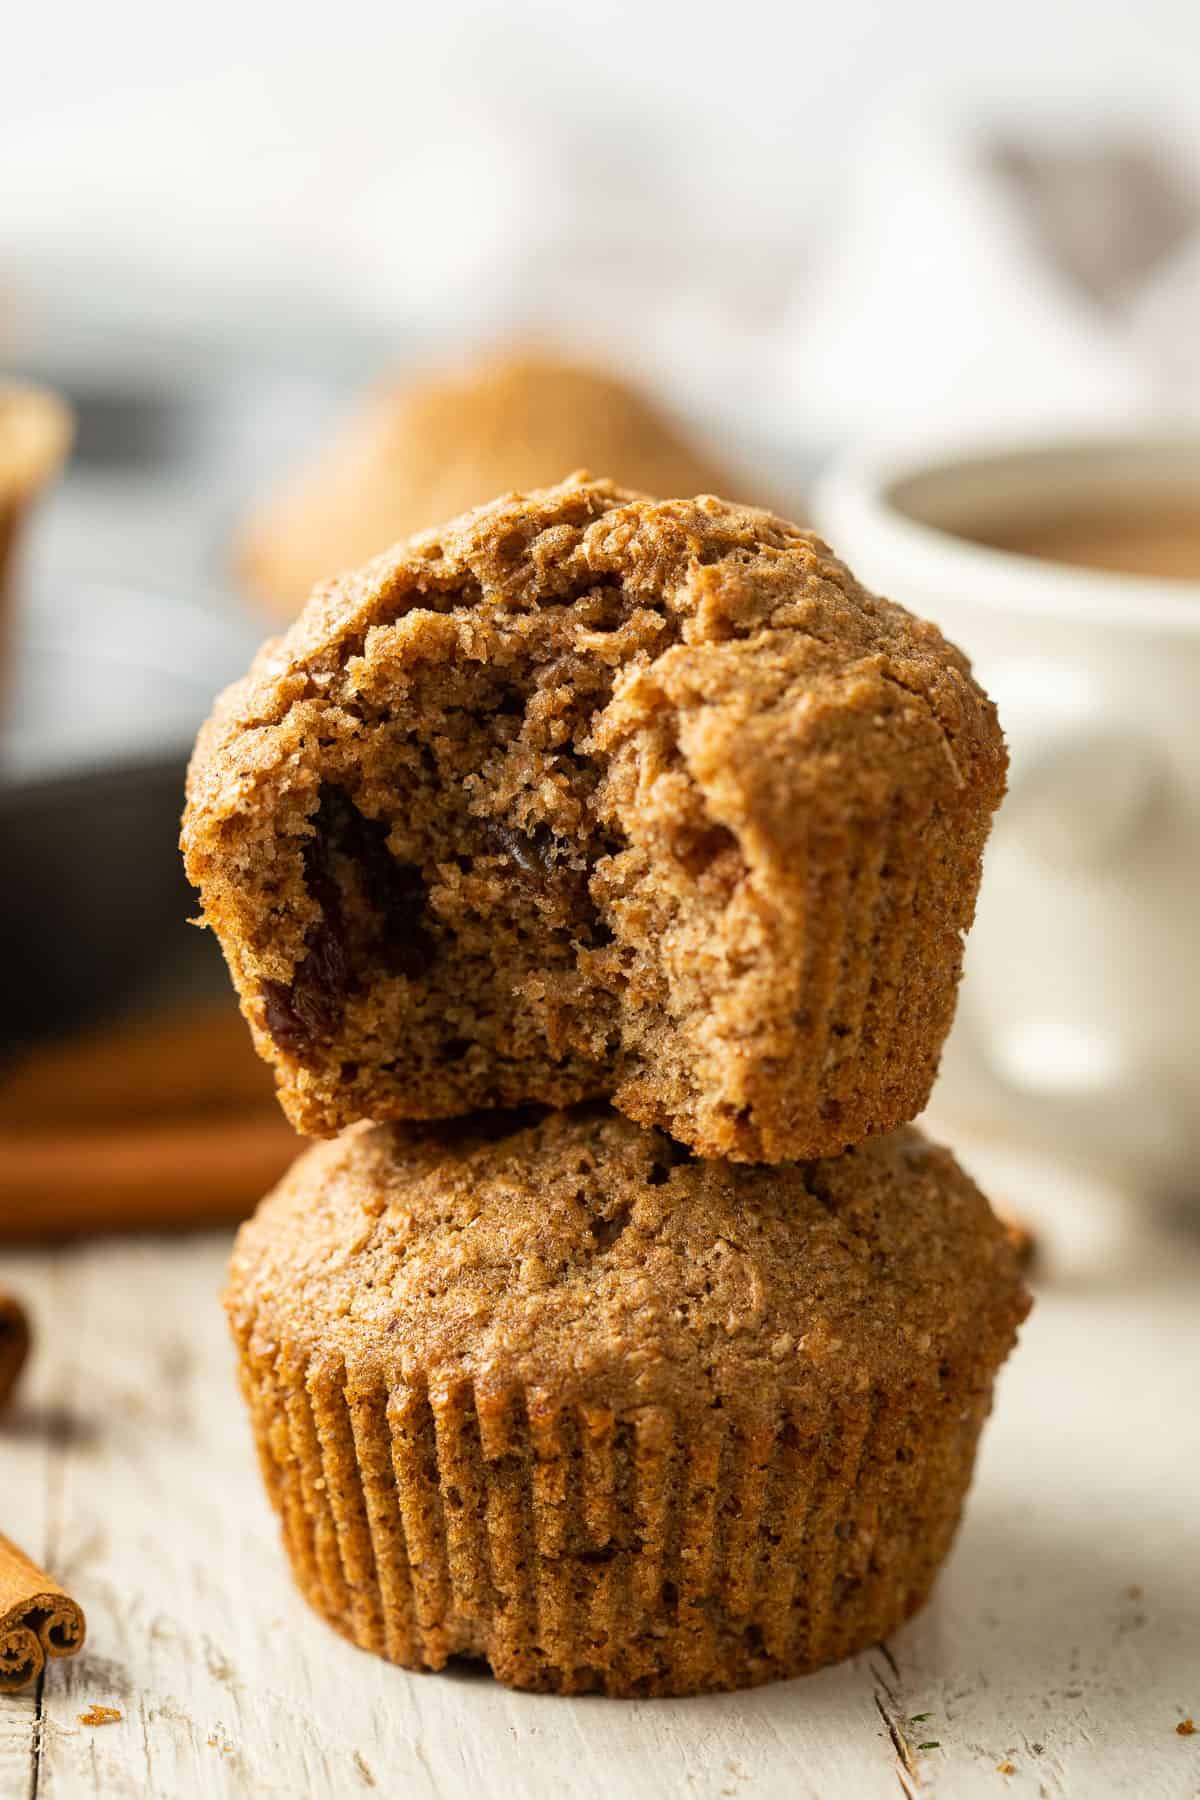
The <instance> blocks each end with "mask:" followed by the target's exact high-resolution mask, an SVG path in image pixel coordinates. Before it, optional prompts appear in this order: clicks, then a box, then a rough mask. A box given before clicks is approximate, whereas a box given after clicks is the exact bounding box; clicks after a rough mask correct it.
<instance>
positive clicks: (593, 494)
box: [184, 471, 1006, 923]
mask: <svg viewBox="0 0 1200 1800" xmlns="http://www.w3.org/2000/svg"><path fill="white" fill-rule="evenodd" d="M563 658H569V659H572V661H571V663H566V662H564V661H563V660H562V659H563ZM438 660H441V661H447V660H448V661H450V662H452V663H453V662H457V663H461V664H462V665H463V666H470V665H472V664H475V665H478V666H488V667H493V668H497V669H499V670H501V671H503V670H504V669H506V668H512V669H513V670H519V669H521V668H522V666H524V665H528V664H529V663H531V662H532V663H533V664H534V666H535V668H536V669H537V671H538V673H537V681H536V685H537V686H538V688H539V694H538V696H537V697H538V699H539V700H540V701H541V705H540V707H539V709H538V710H539V713H540V714H541V715H544V717H542V718H541V719H540V720H535V721H534V723H535V724H538V723H540V725H541V727H542V729H541V732H540V738H539V741H538V742H536V743H535V744H534V745H532V746H531V745H527V744H526V743H525V742H524V737H525V735H526V734H522V741H521V742H520V743H519V744H515V745H514V749H515V750H520V751H521V752H523V753H525V752H527V751H528V749H529V748H537V749H539V750H541V751H542V752H545V751H547V750H550V751H553V750H555V749H556V748H557V746H558V745H559V743H560V742H561V741H562V738H563V735H564V731H563V727H565V728H566V729H567V731H568V732H569V731H570V730H571V729H572V728H574V729H575V732H576V735H577V736H578V727H579V724H580V721H578V720H576V719H574V718H573V717H571V716H570V715H571V713H572V710H573V709H572V707H567V708H566V709H565V712H566V715H567V716H565V717H564V718H563V720H562V725H561V726H559V727H558V728H556V725H555V715H556V713H557V714H559V715H562V714H563V713H564V707H563V706H562V704H561V703H558V704H556V699H557V689H556V685H555V684H554V683H552V682H549V681H547V680H545V679H543V673H546V674H548V675H551V676H552V675H554V674H555V673H559V674H560V677H563V678H564V679H565V676H566V675H569V674H570V673H571V672H572V670H573V667H574V664H575V663H579V664H581V665H582V664H586V665H587V668H588V669H589V670H590V671H591V673H590V675H589V678H588V680H587V683H586V685H585V686H584V687H583V691H582V695H581V696H579V697H582V698H584V699H586V701H587V708H586V712H585V717H584V720H583V721H582V722H583V724H584V725H590V726H591V735H590V741H589V742H588V743H587V744H586V748H587V749H589V750H593V751H596V752H598V753H600V755H602V756H611V755H612V754H613V753H614V752H615V751H616V750H617V748H618V747H619V745H620V744H621V743H622V742H624V741H627V740H628V739H630V738H631V737H635V736H642V737H644V735H645V733H646V731H647V729H649V731H650V733H651V734H653V733H654V730H655V728H656V726H659V725H661V727H662V728H663V731H664V732H665V733H666V734H667V735H668V736H674V737H676V738H677V739H678V749H682V751H683V753H684V756H685V759H686V761H687V763H688V764H690V765H692V766H693V767H694V768H698V769H701V770H703V769H704V768H705V767H709V768H711V769H713V770H714V771H715V773H716V774H717V777H718V779H719V780H720V782H721V784H722V788H723V790H724V791H723V792H722V794H721V796H720V798H721V800H722V801H724V803H725V805H726V806H727V807H731V808H734V809H736V810H737V811H738V812H745V813H747V814H750V815H752V822H753V823H754V824H755V825H756V827H757V830H758V834H759V835H760V836H763V835H764V834H765V835H768V836H770V837H774V838H778V840H779V842H780V843H784V842H786V841H787V840H788V839H790V838H791V837H792V836H793V835H794V832H795V814H794V807H795V802H796V800H797V797H798V795H797V790H796V783H797V782H802V783H805V784H806V785H807V786H808V787H810V788H811V789H812V790H813V791H814V794H815V796H816V798H818V799H820V798H821V797H822V795H824V796H825V797H826V798H827V800H828V802H829V810H830V812H831V814H832V815H833V816H834V817H836V818H838V819H839V821H840V820H844V818H845V816H846V813H847V810H848V809H849V810H851V811H852V810H853V805H854V795H855V790H857V791H858V794H859V796H860V798H861V801H862V803H863V804H864V805H865V806H868V807H869V806H870V805H871V804H872V802H874V803H875V804H876V805H877V804H878V802H879V796H880V794H881V793H882V792H884V791H888V792H890V791H891V789H892V788H893V787H894V786H895V785H896V781H897V770H898V769H899V770H900V772H901V775H902V777H903V780H902V785H903V786H905V787H906V788H907V789H908V790H909V792H910V793H911V794H912V795H913V796H914V799H915V798H916V797H917V796H918V795H919V794H921V793H922V792H925V793H927V792H928V791H929V790H931V789H933V788H936V789H938V790H940V791H941V793H942V798H943V800H945V801H948V802H950V803H952V802H953V798H954V795H955V793H956V792H957V793H961V794H963V795H968V794H969V803H970V805H971V807H972V808H975V807H977V806H978V805H979V803H980V799H981V798H982V800H983V802H984V805H985V806H986V807H987V808H988V809H989V810H990V808H991V807H992V806H994V805H996V804H998V802H999V799H1000V797H1001V794H1002V793H1003V788H1004V779H1005V771H1006V757H1005V751H1004V741H1003V736H1002V734H1001V731H1000V727H999V724H998V722H997V719H996V710H995V707H994V706H993V705H992V702H991V701H990V700H989V699H988V697H987V695H986V694H985V693H984V692H983V690H982V689H981V688H980V687H979V686H978V684H977V683H976V682H975V681H974V679H973V678H972V675H971V669H970V664H969V662H968V661H967V659H966V657H965V656H964V655H963V654H962V653H961V651H959V650H957V649H956V648H955V647H954V645H952V644H950V643H948V642H947V640H946V639H945V638H944V637H943V636H942V634H941V632H940V631H939V630H938V629H937V627H936V626H935V625H932V624H930V623H929V622H927V621H926V620H923V619H918V618H916V617H914V616H913V614H911V613H909V612H907V611H906V610H905V609H904V608H903V607H902V606H898V605H896V604H895V603H894V602H893V601H890V600H886V599H881V598H879V597H878V596H876V595H874V594H872V593H870V592H868V590H867V589H866V588H864V587H863V586H862V585H861V584H860V583H859V582H858V581H856V580H855V578H854V576H853V575H852V574H851V572H850V570H849V569H848V568H847V567H846V565H845V564H844V563H842V562H840V561H839V560H838V558H837V557H836V556H834V554H833V552H832V551H831V550H830V549H829V546H828V545H827V544H825V543H824V542H822V540H821V539H820V538H819V537H817V536H815V535H814V534H813V533H811V532H807V531H802V530H801V529H800V528H799V527H798V526H796V525H793V524H790V523H789V522H788V521H786V520H784V519H780V518H777V517H775V516H774V515H773V514H771V513H769V512H764V511H762V510H760V509H759V508H757V507H750V506H741V505H736V504H732V503H730V502H728V501H726V500H721V499H718V498H716V497H715V496H713V495H702V496H700V497H699V498H696V499H681V500H666V501H658V500H650V499H646V498H643V497H640V496H637V495H634V494H630V493H627V492H625V491H623V490H622V489H620V488H618V487H615V486H614V485H613V484H612V483H611V482H610V481H607V480H594V479H592V477H591V476H589V475H588V474H587V473H586V472H584V471H578V472H576V473H575V474H573V475H572V476H571V477H570V478H569V479H568V480H566V481H564V482H561V483H560V484H559V485H558V486H556V487H551V488H545V489H542V490H540V491H537V492H533V493H529V494H508V495H506V496H504V497H503V498H501V499H498V500H495V501H493V502H492V503H491V504H489V505H486V506H481V507H478V508H477V509H476V510H475V511H474V512H470V513H466V514H464V515H463V516H462V517H461V518H459V519H455V520H453V521H451V523H450V524H448V525H446V526H443V527H442V528H441V529H439V530H436V531H427V532H422V533H420V534H418V535H417V536H415V537H414V538H412V539H411V541H410V542H409V543H407V544H404V545H400V546H397V547H396V548H395V549H393V550H392V551H389V552H387V553H385V554H384V555H382V556H379V557H376V558H375V560H374V561H372V562H369V563H367V564H366V566H365V567H364V568H362V569H359V570H356V571H354V572H352V573H350V574H348V575H346V576H344V577H342V578H341V579H340V580H337V581H334V582H330V583H327V584H326V585H324V586H323V587H320V588H318V589H317V590H316V592H315V593H314V594H313V596H312V598H311V599H310V601H309V603H308V605H307V607H306V608H305V610H304V612H303V613H302V615H301V617H300V618H299V619H298V620H297V621H296V622H295V624H294V625H293V626H292V627H291V629H290V630H289V631H288V632H287V633H286V635H285V636H283V637H281V638H275V639H269V640H268V641H267V642H266V643H265V644H264V645H263V648H262V650H261V651H260V652H259V655H258V657H257V658H256V660H255V662H254V665H253V667H252V668H251V670H250V672H249V674H248V675H247V676H246V677H245V678H244V679H243V680H241V681H239V682H236V683H235V684H234V685H233V686H232V687H230V688H229V689H227V690H226V692H225V693H224V694H223V695H222V696H221V698H220V699H219V700H218V702H217V705H216V707H215V709H214V712H213V715H212V717H211V718H210V719H209V721H208V723H207V724H206V725H205V726H204V728H203V730H202V731H201V733H200V736H199V738H198V740H197V744H196V751H195V754H194V756H193V758H192V763H191V767H190V769H189V772H188V801H189V806H188V812H187V814H186V815H185V821H184V825H185V829H184V850H185V855H186V856H187V857H188V860H189V872H190V873H191V875H192V879H193V880H194V881H195V882H197V884H198V885H199V884H200V883H201V882H202V878H203V875H204V872H205V869H204V852H205V849H206V847H207V846H208V845H209V844H210V843H211V842H212V840H213V837H214V834H219V832H220V831H221V828H222V826H223V824H224V822H225V820H226V818H227V817H229V816H231V815H233V814H235V813H237V812H238V811H239V810H240V809H241V807H242V805H243V802H244V798H245V795H246V794H247V792H248V791H250V790H252V788H253V787H254V785H255V783H256V781H257V780H258V779H259V778H260V777H261V776H262V775H263V774H265V773H266V772H267V771H268V770H269V769H270V768H271V767H272V766H278V765H279V763H280V762H281V761H286V762H289V763H292V764H294V765H295V771H296V779H295V781H294V783H293V786H294V787H296V788H300V787H302V786H303V779H302V778H303V771H304V767H305V765H306V764H315V762H317V761H318V760H319V757H318V755H317V743H316V739H315V737H314V731H315V729H316V728H318V727H319V728H320V730H321V732H322V734H323V737H324V738H325V739H328V738H329V736H330V733H331V730H332V729H333V727H335V726H336V725H337V724H338V723H339V717H340V719H341V720H343V721H349V723H350V724H351V725H352V726H354V728H355V731H356V733H357V736H359V737H361V736H362V734H363V733H364V732H365V731H366V730H368V729H369V728H370V726H371V724H372V723H374V722H378V721H379V720H380V719H381V718H383V717H385V716H389V714H390V713H392V712H397V711H398V712H403V709H404V705H405V700H406V694H407V689H408V687H409V685H410V684H411V676H410V674H409V672H408V669H407V668H406V664H407V665H411V664H417V665H419V664H421V663H427V662H430V661H433V662H436V661H438ZM557 685H558V686H559V687H561V686H562V685H563V680H562V679H560V682H559V683H558V684H557ZM570 685H571V684H568V688H569V687H570ZM575 685H576V686H578V685H579V684H575ZM541 690H544V692H543V691H541ZM569 697H570V698H571V699H572V701H573V703H574V710H576V711H577V710H578V705H577V697H576V696H575V695H573V694H572V695H569ZM418 723H419V721H418ZM576 748H577V749H579V748H585V746H584V745H583V744H582V743H580V744H577V745H576ZM731 750H733V751H734V752H735V753H734V754H732V755H731V754H730V752H731ZM784 750H786V751H788V752H789V753H791V754H788V755H784V754H782V752H783V751H784ZM805 751H807V752H809V753H810V754H809V755H808V756H807V758H804V757H802V756H799V755H797V754H795V753H796V752H805ZM662 752H663V758H662V760H663V761H664V762H669V760H670V755H671V745H670V744H669V743H668V742H666V741H664V742H663V745H662ZM670 786H671V784H670V783H669V782H668V783H667V784H665V786H664V787H663V788H662V790H661V791H663V792H664V793H665V792H666V791H667V790H668V789H669V788H670ZM553 798H554V796H553V794H552V793H551V792H550V790H549V789H547V790H546V792H545V793H544V794H543V796H542V800H543V803H544V805H547V806H552V803H553ZM713 810H717V809H716V808H713ZM917 810H920V809H919V807H918V809H917ZM723 822H725V823H727V824H735V821H734V820H732V819H730V820H725V821H723ZM539 823H545V824H546V825H547V826H549V827H550V828H551V829H553V828H554V824H555V821H554V820H553V819H551V818H549V817H547V818H545V819H537V818H533V819H531V820H530V827H531V828H532V827H533V826H535V825H537V824H539ZM735 828H736V826H735ZM739 835H740V833H739ZM303 923H307V921H303Z"/></svg>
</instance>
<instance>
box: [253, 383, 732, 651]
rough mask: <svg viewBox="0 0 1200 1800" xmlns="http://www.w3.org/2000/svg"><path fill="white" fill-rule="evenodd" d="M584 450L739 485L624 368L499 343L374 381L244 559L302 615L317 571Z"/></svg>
mask: <svg viewBox="0 0 1200 1800" xmlns="http://www.w3.org/2000/svg"><path fill="white" fill-rule="evenodd" d="M585 463H586V464H588V465H589V466H590V467H591V468H593V469H603V470H604V471H605V472H606V473H607V474H609V475H611V476H613V477H614V479H616V480H617V481H620V482H622V483H623V484H624V485H625V486H626V487H630V488H635V489H637V490H638V492H640V493H644V494H697V493H721V494H727V493H729V492H730V491H731V490H732V491H734V492H736V491H737V486H738V484H737V483H736V481H731V479H730V476H729V472H728V471H727V470H723V469H719V468H717V467H715V466H714V465H713V464H712V463H710V462H709V461H707V459H706V458H705V457H704V456H703V455H701V453H700V452H699V451H698V450H696V449H694V448H693V447H692V446H691V445H690V444H689V443H688V442H687V441H686V440H685V439H684V438H683V437H681V436H680V435H679V433H678V432H677V430H676V429H675V427H674V426H673V425H672V424H671V423H670V422H669V421H668V420H667V419H666V418H665V417H664V416H663V414H662V413H661V412H660V411H659V410H658V409H657V407H655V406H654V405H653V403H652V402H651V401H649V400H648V399H647V398H646V397H645V396H644V395H642V394H640V393H639V392H638V390H637V389H636V388H634V387H632V386H630V385H629V384H628V383H627V382H624V381H618V380H615V379H614V378H613V377H612V376H609V375H605V374H603V373H602V372H601V371H600V370H599V369H589V368H584V367H580V366H578V365H575V364H571V363H567V362H563V361H562V360H561V359H559V358H557V357H553V356H545V355H535V354H522V355H493V356H488V357H485V358H484V359H483V360H481V361H479V362H476V363H471V364H468V365H466V366H465V367H463V368H460V369H454V370H447V371H444V372H440V373H438V374H436V375H433V376H431V377H429V378H428V379H427V380H424V381H418V382H410V381H395V382H390V383H388V384H387V385H386V386H383V387H381V388H379V389H378V390H377V391H376V392H375V393H373V394H371V395H370V396H369V397H368V398H367V399H366V400H365V401H364V402H363V404H362V406H361V407H360V408H359V410H358V411H357V412H356V413H355V414H354V415H353V416H352V417H351V418H350V419H348V420H347V421H346V423H345V425H344V426H343V427H342V429H341V430H340V431H339V432H338V433H337V435H336V436H335V437H334V439H333V441H332V442H331V443H330V444H329V445H328V446H327V447H325V448H324V449H323V450H322V451H321V452H320V453H319V455H318V456H317V458H316V460H315V461H314V462H313V463H312V464H311V465H310V466H308V467H306V468H303V469H301V470H300V471H299V472H298V473H297V474H296V475H294V476H293V477H292V478H291V479H290V480H289V481H287V482H286V483H285V484H284V485H283V486H282V487H281V488H280V490H279V492H278V493H277V494H276V495H274V496H273V497H272V498H270V499H269V500H267V501H266V502H265V503H264V504H263V505H262V507H261V508H260V509H259V510H258V511H257V512H256V513H255V514H254V515H253V517H252V518H251V519H250V520H249V522H248V524H247V525H246V528H245V530H244V531H243V533H242V537H241V541H240V544H239V546H238V562H239V566H240V568H241V571H242V574H243V576H244V577H245V579H246V582H247V584H248V585H249V586H250V587H251V588H252V589H253V590H254V592H255V593H256V594H258V595H259V596H260V597H261V598H262V599H263V600H264V601H265V602H266V603H267V605H268V606H269V607H270V609H271V611H273V612H275V613H276V614H278V615H279V616H280V617H281V618H283V619H294V618H295V616H296V614H297V613H298V612H299V611H300V608H301V607H302V606H303V604H304V602H305V601H306V600H307V599H308V596H309V594H310V593H311V592H312V589H313V586H314V584H315V583H316V582H318V581H326V580H328V579H329V578H330V577H331V576H333V575H340V574H341V573H342V571H343V570H344V569H354V568H357V567H358V565H359V564H360V563H364V562H366V561H367V559H368V557H372V556H376V555H378V553H379V552H380V551H381V550H386V549H387V547H388V545H389V544H394V543H395V542H396V541H397V540H398V539H399V538H405V537H409V536H410V535H411V534H412V533H413V532H414V531H423V530H425V529H426V527H428V526H431V525H437V524H438V523H439V522H440V521H441V520H442V519H450V518H454V517H455V516H456V515H457V514H458V513H461V512H465V511H466V510H467V508H468V507H471V506H479V505H481V504H482V503H483V502H484V501H486V500H490V499H491V498H492V495H493V494H503V493H507V492H508V491H509V490H511V489H513V488H520V489H528V488H536V487H545V486H546V485H547V484H548V483H550V482H552V481H558V480H560V479H561V478H562V476H563V475H565V474H566V472H567V471H568V469H576V468H579V467H580V465H581V464H585Z"/></svg>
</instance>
